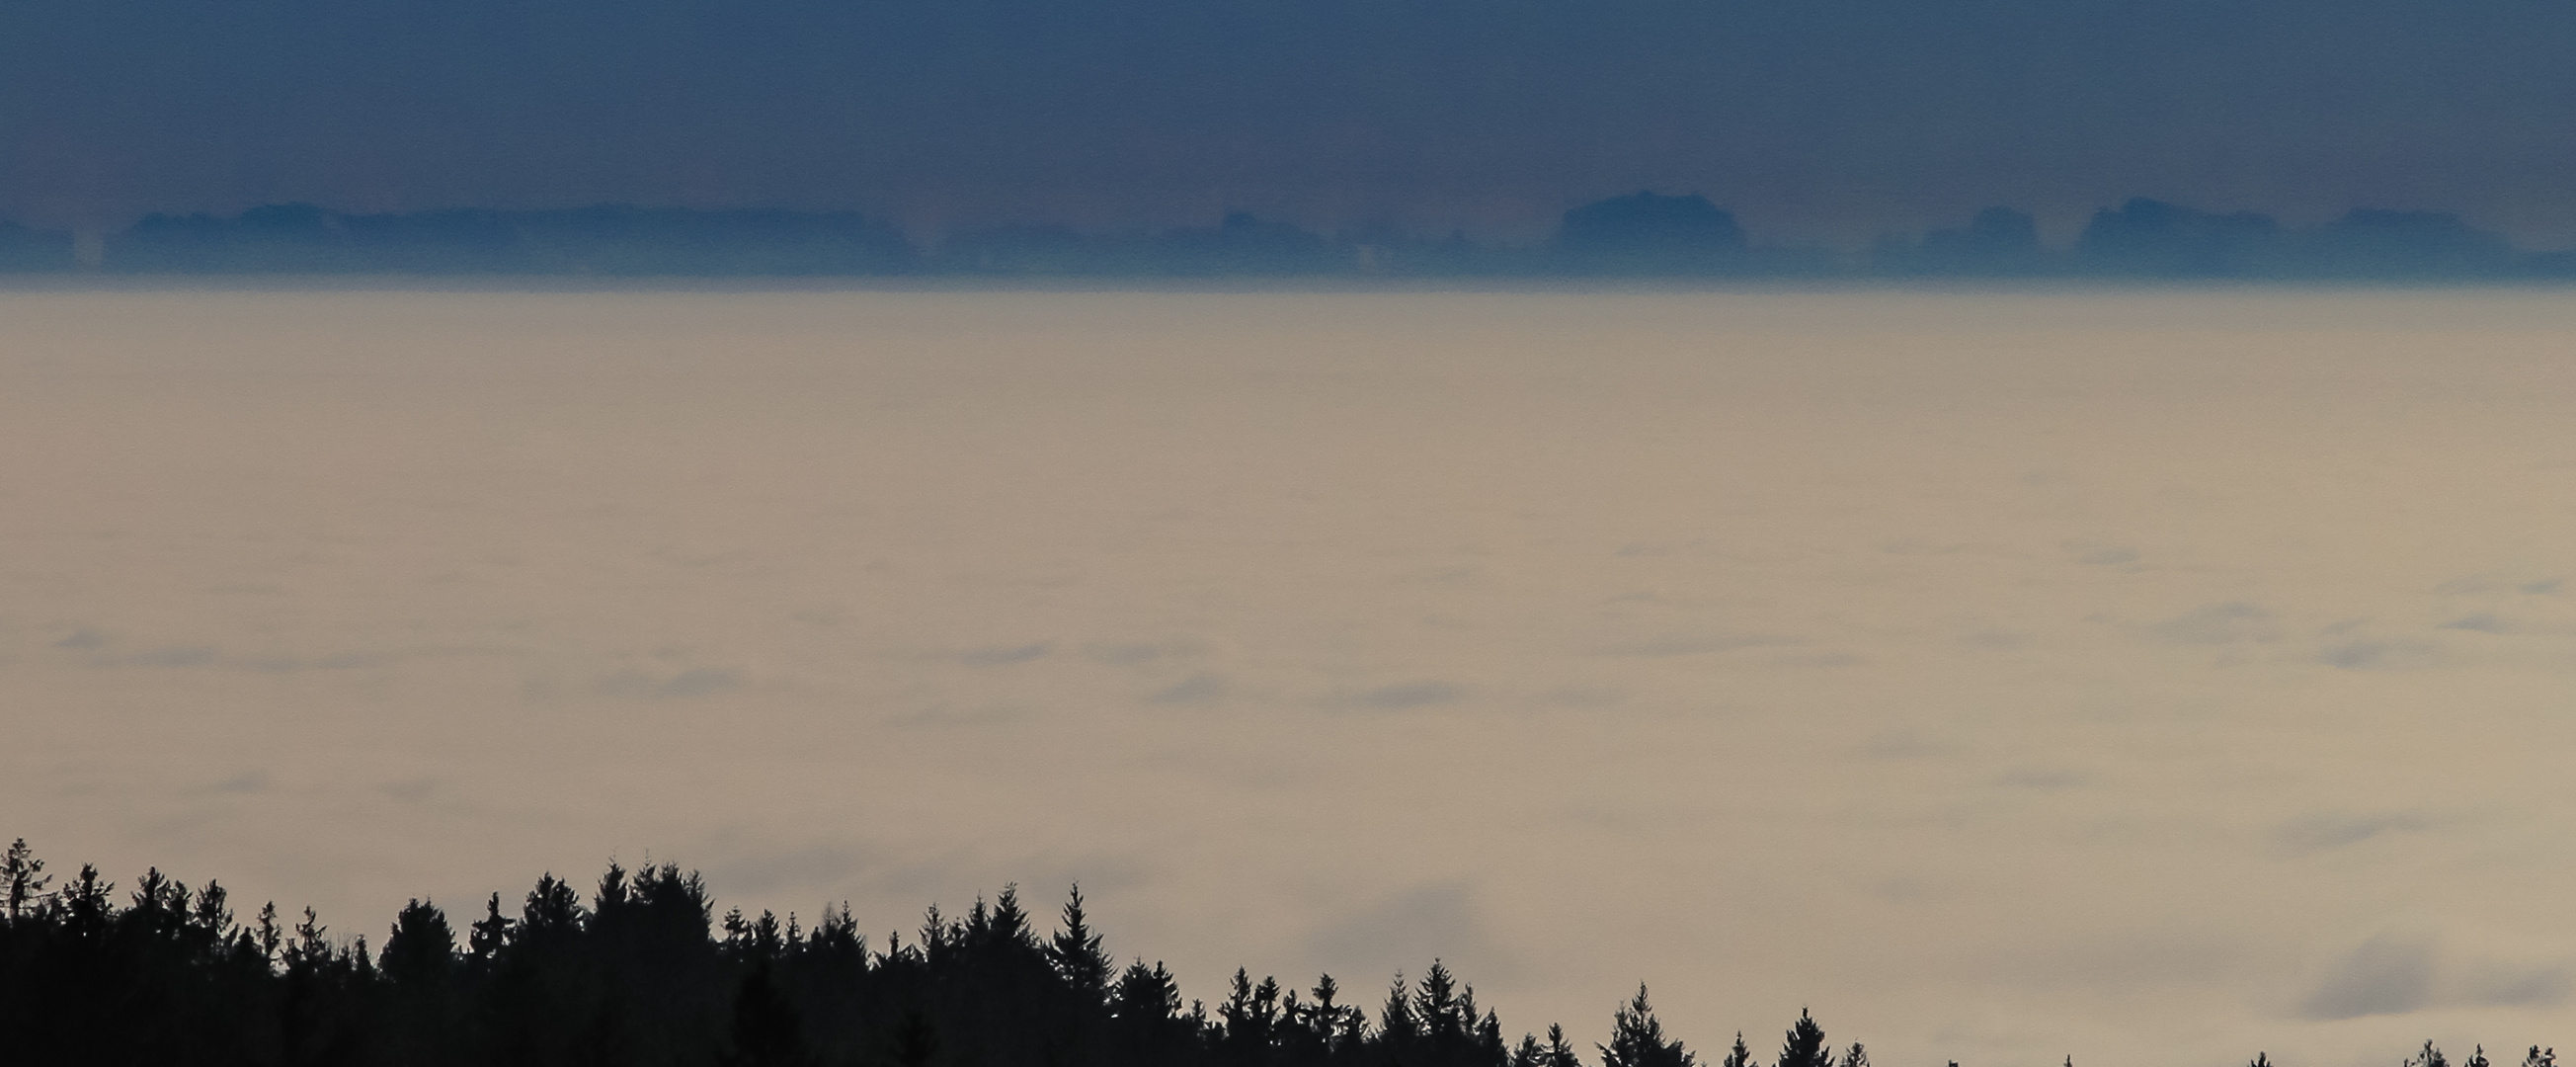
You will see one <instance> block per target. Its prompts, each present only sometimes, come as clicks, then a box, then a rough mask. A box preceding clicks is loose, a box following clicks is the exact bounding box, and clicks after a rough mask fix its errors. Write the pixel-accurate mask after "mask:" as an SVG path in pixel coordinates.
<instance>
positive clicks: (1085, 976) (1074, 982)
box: [1047, 885, 1112, 1001]
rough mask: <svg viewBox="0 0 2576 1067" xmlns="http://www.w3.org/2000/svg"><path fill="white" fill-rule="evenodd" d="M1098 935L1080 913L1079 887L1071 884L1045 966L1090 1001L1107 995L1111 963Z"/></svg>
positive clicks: (1080, 892)
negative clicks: (1061, 923)
mask: <svg viewBox="0 0 2576 1067" xmlns="http://www.w3.org/2000/svg"><path fill="white" fill-rule="evenodd" d="M1100 945H1101V940H1100V935H1099V934H1098V933H1097V932H1095V931H1093V930H1092V928H1091V924H1090V923H1089V922H1088V921H1087V919H1086V917H1085V916H1084V915H1083V913H1082V886H1080V885H1075V886H1074V887H1073V892H1072V893H1071V894H1070V896H1069V897H1068V899H1066V901H1065V902H1064V928H1063V929H1061V930H1058V931H1056V935H1055V939H1054V940H1052V941H1050V942H1048V943H1047V963H1048V964H1049V965H1051V966H1053V967H1054V968H1055V973H1056V974H1058V975H1060V976H1062V977H1063V978H1064V980H1065V983H1066V984H1068V985H1071V986H1072V987H1073V988H1074V991H1075V992H1077V993H1081V994H1083V995H1085V996H1087V997H1089V998H1091V999H1092V1000H1093V1001H1098V1000H1100V999H1101V998H1102V997H1104V996H1106V995H1108V991H1109V973H1110V968H1111V966H1112V964H1111V963H1110V962H1109V954H1108V953H1107V952H1104V951H1102V950H1101V947H1100Z"/></svg>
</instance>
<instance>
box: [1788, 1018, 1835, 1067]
mask: <svg viewBox="0 0 2576 1067" xmlns="http://www.w3.org/2000/svg"><path fill="white" fill-rule="evenodd" d="M1779 1067H1834V1050H1833V1047H1832V1046H1830V1045H1827V1044H1825V1028H1824V1027H1821V1026H1818V1025H1816V1020H1815V1017H1814V1016H1811V1015H1809V1014H1807V1009H1805V1008H1800V1009H1798V1021H1797V1022H1795V1023H1791V1024H1790V1025H1789V1033H1788V1036H1787V1037H1785V1038H1782V1039H1781V1042H1780V1061H1779Z"/></svg>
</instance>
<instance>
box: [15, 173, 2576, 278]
mask: <svg viewBox="0 0 2576 1067" xmlns="http://www.w3.org/2000/svg"><path fill="white" fill-rule="evenodd" d="M84 269H85V270H97V271H106V272H112V273H128V274H243V273H307V274H345V273H359V274H364V273H396V274H417V275H496V274H501V275H510V274H519V275H598V276H606V277H634V276H656V275H660V276H701V277H723V276H765V277H779V276H825V277H833V276H888V275H937V276H950V277H995V278H1010V277H1022V278H1026V277H1124V278H1153V277H1170V278H1226V277H1314V278H1330V277H1349V278H1371V277H1379V278H1623V277H1625V278H1694V277H1696V278H1728V277H1738V278H1854V279H1868V278H1880V279H1894V278H1943V277H1955V278H1978V277H1983V278H2196V279H2388V280H2441V281H2504V280H2517V279H2520V280H2547V279H2560V280H2566V279H2576V250H2571V251H2558V252H2526V251H2522V250H2519V249H2516V248H2514V247H2513V246H2512V245H2511V244H2509V243H2508V242H2507V241H2506V240H2505V239H2504V238H2503V237H2501V236H2499V235H2496V234H2492V233H2487V232H2484V231H2481V230H2478V229H2475V228H2473V227H2471V226H2469V225H2468V224H2467V223H2465V222H2463V221H2462V220H2461V219H2460V218H2459V216H2457V215H2450V214H2443V213H2438V212H2425V211H2388V210H2378V209H2368V208H2363V209H2355V210H2353V211H2351V212H2349V213H2347V214H2345V215H2344V216H2343V217H2341V218H2339V219H2336V220H2334V221H2332V222H2330V223H2327V224H2325V225H2323V226H2318V227H2313V228H2308V229H2293V228H2287V227H2283V226H2281V225H2280V224H2279V223H2278V222H2276V221H2275V220H2273V219H2272V218H2271V217H2270V216H2267V215H2261V214H2256V213H2253V212H2235V213H2231V214H2215V213H2211V212H2206V211H2199V210H2195V209H2192V208H2188V207H2183V206H2180V205H2175V204H2168V203H2163V202H2160V201H2155V200H2146V199H2136V200H2130V201H2129V202H2127V203H2125V204H2123V205H2121V206H2120V207H2118V208H2105V209H2103V210H2101V211H2098V212H2095V213H2094V215H2093V218H2092V220H2091V221H2090V222H2089V223H2088V224H2087V225H2086V226H2085V228H2084V231H2083V233H2082V235H2081V236H2080V237H2079V239H2078V240H2077V241H2076V242H2075V244H2074V245H2073V246H2072V247H2067V248H2050V247H2045V246H2043V245H2042V244H2041V243H2040V239H2039V230H2038V226H2037V225H2036V223H2035V221H2034V220H2033V219H2032V218H2031V216H2030V215H2028V214H2025V213H2023V212H2020V211H2016V210H2013V209H2011V208H2008V207H1994V208H1988V209H1986V210H1984V211H1982V212H1979V213H1978V214H1977V215H1976V216H1975V217H1973V218H1972V219H1970V220H1968V222H1967V223H1966V224H1965V225H1963V226H1960V227H1956V228H1942V229H1934V230H1931V231H1930V232H1927V233H1924V234H1922V235H1920V236H1891V237H1887V238H1883V239H1881V240H1880V241H1878V242H1877V243H1876V244H1875V245H1873V246H1872V247H1871V248H1869V249H1868V250H1866V251H1863V252H1857V253H1844V252H1834V251H1830V250H1823V249H1816V248H1796V247H1783V246H1777V245H1768V244H1763V243H1760V242H1756V241H1754V240H1752V239H1751V238H1750V237H1749V236H1748V235H1747V234H1746V232H1745V230H1744V228H1743V227H1742V226H1741V225H1739V224H1738V222H1737V221H1736V218H1735V216H1734V215H1733V214H1732V213H1731V212H1728V211H1727V210H1725V209H1724V208H1721V207H1719V206H1718V205H1716V204H1714V203H1711V202H1710V201H1709V200H1708V199H1707V198H1705V197H1701V196H1697V195H1687V196H1665V195H1660V194H1656V193H1652V192H1644V191H1640V192H1637V193H1633V194H1630V195H1626V196H1616V197H1611V198H1609V199H1605V200H1600V201H1596V202H1593V203H1590V204H1585V205H1582V206H1580V207H1577V208H1574V209H1573V210H1570V211H1567V212H1566V213H1565V214H1564V216H1563V218H1562V219H1561V220H1560V221H1559V224H1558V227H1557V229H1556V232H1555V234H1554V236H1552V237H1551V238H1549V239H1548V240H1546V241H1542V242H1538V243H1534V244H1527V245H1502V244H1490V243H1480V242H1477V241H1473V240H1470V239H1468V238H1467V236H1466V235H1464V234H1463V233H1452V234H1450V235H1448V236H1445V237H1438V236H1426V235H1420V234H1409V233H1405V232H1403V231H1401V230H1398V229H1396V228H1395V227H1393V226H1389V225H1379V226H1371V227H1362V228H1359V229H1354V230H1350V231H1348V232H1342V233H1334V234H1322V233H1316V232H1313V231H1309V230H1306V229H1302V228H1300V227H1297V226H1295V225H1292V224H1289V223H1284V222H1278V221H1273V220H1265V219H1260V218H1256V217H1254V216H1253V215H1250V214H1245V213H1240V212H1238V213H1235V214H1230V215H1227V216H1226V217H1225V218H1224V219H1222V220H1221V221H1219V222H1218V223H1217V224H1216V225H1214V226H1208V227H1183V228H1179V229H1171V230H1162V231H1146V230H1134V231H1127V232H1118V233H1084V232H1080V231H1076V230H1073V229H1070V228H1066V227H1061V226H1011V227H1002V228H997V229H988V230H980V231H971V232H964V233H956V234H950V235H947V236H945V237H943V238H942V239H940V240H939V241H938V242H937V244H936V245H935V246H933V247H921V246H918V245H916V244H915V243H914V242H912V241H911V240H909V239H908V238H906V237H905V235H904V234H903V233H901V232H899V231H898V230H896V229H895V228H894V227H892V226H890V225H887V224H886V223H884V222H883V221H882V220H876V219H870V218H867V217H864V216H861V215H857V214H849V213H840V214H814V213H803V212H793V211H771V210H735V211H695V210H688V209H681V208H639V207H622V206H600V207H590V208H580V209H574V210H560V211H485V210H454V211H430V212H420V213H414V214H380V215H349V214H342V213H339V212H333V211H326V210H324V209H322V208H319V207H315V206H312V205H309V204H285V205H274V206H269V207H260V208H254V209H252V210H250V211H246V212H243V213H242V214H240V215H238V216H235V217H231V218H218V217H215V216H211V215H184V216H181V215H150V216H146V217H145V218H144V219H143V220H142V221H140V222H137V223H136V224H134V225H133V226H132V227H130V228H128V229H126V230H124V231H122V232H118V233H112V234H95V235H91V237H90V238H89V239H87V240H74V239H73V237H72V236H71V235H69V234H63V233H47V232H40V231H36V230H31V229H28V228H26V227H23V226H16V225H12V224H8V223H0V272H47V271H71V270H84Z"/></svg>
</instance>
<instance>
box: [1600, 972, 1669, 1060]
mask: <svg viewBox="0 0 2576 1067" xmlns="http://www.w3.org/2000/svg"><path fill="white" fill-rule="evenodd" d="M1595 1047H1597V1048H1599V1049H1600V1050H1601V1067H1691V1064H1692V1062H1693V1061H1692V1057H1691V1054H1690V1053H1689V1052H1687V1051H1684V1050H1683V1049H1682V1043H1681V1042H1679V1041H1668V1040H1665V1038H1664V1024H1663V1023H1662V1021H1660V1020H1658V1019H1656V1018H1655V1009H1654V1008H1653V1007H1651V1006H1649V1005H1648V1004H1647V1003H1646V987H1645V986H1644V985H1642V984H1640V985H1639V986H1637V996H1636V998H1635V999H1633V1000H1630V1001H1629V1002H1628V1003H1627V1005H1626V1006H1625V1007H1622V1008H1620V1009H1619V1010H1618V1011H1617V1012H1616V1013H1615V1014H1613V1015H1612V1016H1611V1020H1610V1043H1609V1044H1607V1045H1598V1046H1595Z"/></svg>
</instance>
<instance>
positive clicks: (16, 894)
mask: <svg viewBox="0 0 2576 1067" xmlns="http://www.w3.org/2000/svg"><path fill="white" fill-rule="evenodd" d="M51 882H53V879H52V878H50V877H47V876H46V874H45V861H43V860H40V859H37V858H36V854H35V852H34V851H33V850H31V849H29V848H28V847H27V839H26V838H23V837H21V838H19V839H17V840H15V841H12V842H10V843H9V851H8V853H7V854H6V855H0V885H5V886H6V887H7V892H8V900H7V901H6V904H7V907H8V919H9V921H10V922H13V923H14V922H17V921H18V920H19V918H20V917H22V916H24V915H25V914H26V913H27V912H29V911H33V910H35V909H36V908H38V907H40V906H42V905H43V904H44V902H45V900H46V898H47V896H48V894H47V893H46V892H45V886H46V885H48V884H50V883H51Z"/></svg>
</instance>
